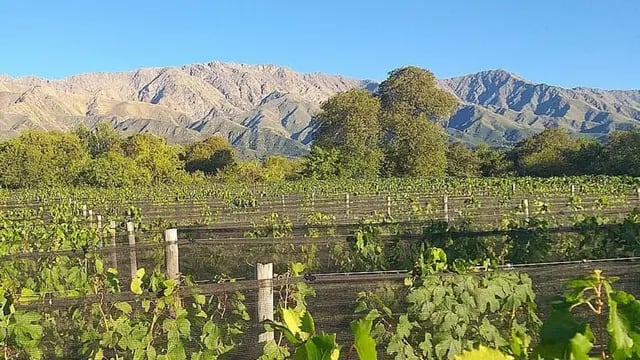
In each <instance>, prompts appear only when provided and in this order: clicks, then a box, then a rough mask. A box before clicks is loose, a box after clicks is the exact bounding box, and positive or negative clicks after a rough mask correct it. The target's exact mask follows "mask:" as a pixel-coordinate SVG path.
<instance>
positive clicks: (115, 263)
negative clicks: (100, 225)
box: [109, 220, 118, 270]
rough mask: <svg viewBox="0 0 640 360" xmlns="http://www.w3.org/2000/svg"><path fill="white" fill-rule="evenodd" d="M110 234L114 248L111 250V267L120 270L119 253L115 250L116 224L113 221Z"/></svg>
mask: <svg viewBox="0 0 640 360" xmlns="http://www.w3.org/2000/svg"><path fill="white" fill-rule="evenodd" d="M109 232H110V233H111V247H112V248H113V249H112V250H111V256H110V258H111V266H113V268H114V269H116V270H118V253H117V251H116V249H115V247H116V222H115V221H113V220H111V221H110V222H109Z"/></svg>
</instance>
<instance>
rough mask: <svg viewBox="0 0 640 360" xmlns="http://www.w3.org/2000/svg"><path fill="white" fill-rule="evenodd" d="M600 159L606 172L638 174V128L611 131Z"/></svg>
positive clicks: (639, 165) (639, 145)
mask: <svg viewBox="0 0 640 360" xmlns="http://www.w3.org/2000/svg"><path fill="white" fill-rule="evenodd" d="M602 159H603V161H602V167H603V169H604V170H605V171H606V173H607V174H611V175H630V176H640V129H633V130H631V131H614V132H613V133H611V134H610V135H609V139H608V140H607V142H606V143H605V145H604V148H603V149H602Z"/></svg>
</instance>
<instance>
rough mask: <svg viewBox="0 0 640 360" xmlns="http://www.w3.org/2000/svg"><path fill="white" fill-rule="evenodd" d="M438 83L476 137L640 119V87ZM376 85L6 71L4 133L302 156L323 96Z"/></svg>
mask: <svg viewBox="0 0 640 360" xmlns="http://www.w3.org/2000/svg"><path fill="white" fill-rule="evenodd" d="M439 84H440V86H441V87H443V88H445V89H448V90H449V91H451V92H452V93H454V94H455V95H456V96H457V97H458V98H459V99H460V101H461V106H460V107H459V109H458V110H457V112H456V113H455V114H454V115H453V116H452V117H451V119H449V121H448V122H447V123H446V126H447V129H448V131H449V133H450V134H452V135H453V136H455V137H458V138H461V139H463V140H465V141H467V142H471V143H477V142H480V141H485V142H488V143H490V144H493V145H504V144H508V143H512V142H515V141H518V140H520V139H521V138H522V137H525V136H527V135H529V134H532V133H535V132H538V131H540V130H541V129H543V128H544V127H547V126H561V127H566V128H568V129H570V130H571V131H572V132H574V133H580V134H587V135H592V136H597V137H600V136H604V135H606V134H607V133H609V132H610V131H612V130H615V129H627V128H629V127H632V126H635V125H636V124H638V123H639V122H640V91H605V90H595V89H587V88H576V89H564V88H559V87H554V86H549V85H545V84H534V83H531V82H529V81H527V80H524V79H522V78H520V77H518V76H516V75H513V74H511V73H509V72H506V71H504V70H493V71H485V72H481V73H477V74H472V75H467V76H463V77H457V78H452V79H445V80H440V82H439ZM375 85H376V84H375V83H372V82H369V81H365V80H357V79H348V78H345V77H341V76H329V75H324V74H301V73H297V72H294V71H292V70H290V69H287V68H283V67H279V66H275V65H241V64H228V63H218V62H213V63H209V64H194V65H187V66H183V67H167V68H148V69H140V70H137V71H132V72H123V73H93V74H84V75H77V76H73V77H69V78H66V79H62V80H47V79H41V78H34V77H27V78H17V79H14V78H10V77H7V76H2V75H0V139H7V138H10V137H13V136H17V135H18V134H19V133H20V132H21V131H23V130H25V129H43V130H72V129H74V128H75V127H76V126H78V125H79V124H81V123H85V124H87V125H88V126H92V125H93V124H95V123H96V122H98V121H106V122H109V123H110V124H111V125H112V126H113V127H114V128H115V129H117V130H119V131H121V132H123V133H125V134H134V133H138V132H151V133H154V134H156V135H160V136H164V137H166V138H167V139H168V140H169V141H170V142H172V143H188V142H192V141H196V140H199V139H203V138H205V137H207V136H209V135H211V134H220V135H222V136H225V137H226V138H228V139H229V141H230V142H231V143H232V144H233V145H234V146H236V147H237V148H238V149H239V150H241V152H242V153H244V154H245V155H248V156H258V157H261V156H264V155H266V154H270V153H284V154H287V155H293V156H296V155H301V154H304V153H305V152H306V151H307V150H308V145H309V143H310V142H311V140H312V135H313V128H312V127H311V126H310V122H311V118H312V117H313V115H314V114H315V113H316V112H317V111H318V109H319V105H320V104H321V103H322V101H324V100H326V99H327V98H328V97H329V96H331V95H333V94H335V93H337V92H339V91H344V90H347V89H351V88H354V87H361V88H368V89H373V88H375Z"/></svg>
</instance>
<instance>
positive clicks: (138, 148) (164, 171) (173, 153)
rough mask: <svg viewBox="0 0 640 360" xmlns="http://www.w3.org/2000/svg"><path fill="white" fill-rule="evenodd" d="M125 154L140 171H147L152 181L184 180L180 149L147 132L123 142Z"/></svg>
mask: <svg viewBox="0 0 640 360" xmlns="http://www.w3.org/2000/svg"><path fill="white" fill-rule="evenodd" d="M123 151H124V154H125V156H127V157H129V158H131V159H133V160H134V161H135V163H136V166H138V168H139V169H141V171H148V172H149V173H150V174H151V180H152V182H154V183H166V182H181V181H183V180H184V175H185V174H184V172H183V171H181V170H182V164H183V163H182V161H180V157H179V155H180V149H179V148H178V147H173V146H169V145H167V143H166V141H165V140H164V139H161V138H158V137H155V136H153V135H151V134H149V133H142V134H136V135H133V136H131V137H129V138H127V139H126V140H125V142H124V144H123Z"/></svg>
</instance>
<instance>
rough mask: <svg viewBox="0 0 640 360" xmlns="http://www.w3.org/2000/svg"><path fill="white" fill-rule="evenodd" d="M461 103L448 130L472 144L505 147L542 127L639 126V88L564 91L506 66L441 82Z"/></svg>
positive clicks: (599, 132) (586, 131) (592, 130)
mask: <svg viewBox="0 0 640 360" xmlns="http://www.w3.org/2000/svg"><path fill="white" fill-rule="evenodd" d="M439 85H440V86H441V87H442V88H444V89H447V90H449V91H450V92H452V93H453V94H455V95H456V96H457V97H458V99H459V100H460V104H461V105H460V106H459V108H458V110H457V111H456V113H455V114H453V116H452V117H451V118H450V119H449V121H448V122H447V124H446V126H447V130H448V131H449V133H450V134H452V135H453V136H456V137H460V138H462V139H463V140H466V141H468V142H472V143H478V142H487V143H489V144H492V145H505V144H509V143H513V142H517V141H519V140H521V139H522V138H524V137H527V136H529V135H531V134H534V133H537V132H540V131H541V130H543V129H544V128H546V127H562V128H566V129H567V130H569V131H570V132H572V133H574V134H582V135H587V136H593V137H598V138H600V137H603V136H606V135H607V134H608V133H610V132H611V131H614V130H628V129H630V128H632V127H634V126H638V125H640V91H637V90H631V91H608V90H598V89H589V88H574V89H565V88H561V87H557V86H550V85H547V84H535V83H532V82H529V81H527V80H525V79H523V78H521V77H519V76H517V75H514V74H512V73H509V72H507V71H505V70H492V71H484V72H480V73H477V74H472V75H467V76H462V77H456V78H452V79H446V80H440V81H439Z"/></svg>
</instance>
